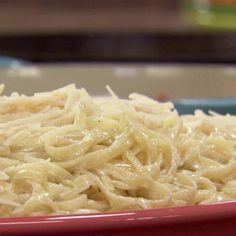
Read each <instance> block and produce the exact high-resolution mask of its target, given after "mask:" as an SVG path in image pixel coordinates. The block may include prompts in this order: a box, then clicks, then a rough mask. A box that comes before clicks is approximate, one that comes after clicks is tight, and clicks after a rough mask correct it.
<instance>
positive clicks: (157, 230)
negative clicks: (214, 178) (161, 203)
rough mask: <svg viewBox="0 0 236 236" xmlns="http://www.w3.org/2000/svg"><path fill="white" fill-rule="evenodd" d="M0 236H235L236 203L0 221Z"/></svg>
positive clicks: (3, 219)
mask: <svg viewBox="0 0 236 236" xmlns="http://www.w3.org/2000/svg"><path fill="white" fill-rule="evenodd" d="M0 235H1V236H6V235H11V236H13V235H18V236H19V235H44V236H49V235H50V236H52V235H57V236H62V235H66V236H72V235H80V236H81V235H86V236H89V235H103V236H108V235H109V236H118V235H119V236H120V235H127V236H128V235H129V236H130V235H135V236H140V235H145V236H151V235H161V236H167V235H168V236H169V235H175V236H179V235H181V236H183V235H191V236H194V235H207V236H211V235H214V236H216V235H223V236H227V235H236V202H228V203H219V204H213V205H205V206H191V207H180V208H168V209H152V210H144V211H132V212H116V213H104V214H89V215H63V216H44V217H26V218H0Z"/></svg>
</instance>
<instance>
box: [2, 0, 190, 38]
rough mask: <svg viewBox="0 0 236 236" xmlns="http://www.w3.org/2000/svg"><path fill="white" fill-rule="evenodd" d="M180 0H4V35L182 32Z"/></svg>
mask: <svg viewBox="0 0 236 236" xmlns="http://www.w3.org/2000/svg"><path fill="white" fill-rule="evenodd" d="M179 2H180V1H178V0H119V1H117V0H20V1H19V0H1V1H0V34H34V33H50V34H52V33H63V32H66V33H70V32H94V31H96V32H98V31H99V32H104V31H106V32H108V31H109V32H114V31H116V32H121V31H125V32H127V31H132V32H134V31H136V32H137V31H142V32H143V31H145V32H150V31H152V32H158V31H179V30H184V29H186V28H188V27H187V25H186V24H185V22H184V21H183V18H182V14H181V10H180V3H179Z"/></svg>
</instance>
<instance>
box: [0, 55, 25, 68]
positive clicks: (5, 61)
mask: <svg viewBox="0 0 236 236" xmlns="http://www.w3.org/2000/svg"><path fill="white" fill-rule="evenodd" d="M27 64H29V62H27V61H25V60H19V59H15V58H12V57H8V56H0V67H9V66H21V65H27Z"/></svg>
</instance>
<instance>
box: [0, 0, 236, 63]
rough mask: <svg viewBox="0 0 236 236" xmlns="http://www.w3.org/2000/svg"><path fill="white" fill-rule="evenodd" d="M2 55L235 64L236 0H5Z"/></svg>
mask: <svg viewBox="0 0 236 236" xmlns="http://www.w3.org/2000/svg"><path fill="white" fill-rule="evenodd" d="M0 55H2V56H8V57H15V58H19V59H23V60H27V61H31V62H35V63H44V62H163V63H165V62H174V63H179V62H180V63H181V62H185V63H195V62H201V63H235V62H236V0H186V1H180V0H118V1H117V0H20V1H18V0H1V1H0Z"/></svg>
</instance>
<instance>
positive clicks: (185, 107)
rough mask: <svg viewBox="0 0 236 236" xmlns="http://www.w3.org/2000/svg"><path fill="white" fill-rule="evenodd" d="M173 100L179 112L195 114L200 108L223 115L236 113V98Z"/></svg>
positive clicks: (206, 111)
mask: <svg viewBox="0 0 236 236" xmlns="http://www.w3.org/2000/svg"><path fill="white" fill-rule="evenodd" d="M172 102H173V103H174V105H175V108H176V110H177V111H178V112H179V114H193V113H194V111H195V110H197V109H200V110H202V111H204V112H205V113H208V112H209V111H214V112H217V113H219V114H223V115H225V114H232V115H236V98H215V99H179V100H173V101H172Z"/></svg>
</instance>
